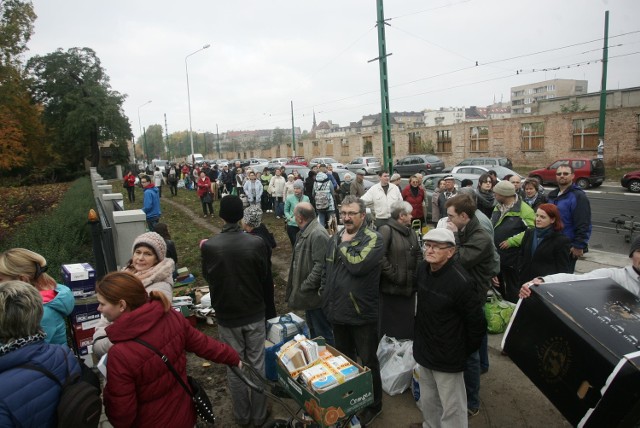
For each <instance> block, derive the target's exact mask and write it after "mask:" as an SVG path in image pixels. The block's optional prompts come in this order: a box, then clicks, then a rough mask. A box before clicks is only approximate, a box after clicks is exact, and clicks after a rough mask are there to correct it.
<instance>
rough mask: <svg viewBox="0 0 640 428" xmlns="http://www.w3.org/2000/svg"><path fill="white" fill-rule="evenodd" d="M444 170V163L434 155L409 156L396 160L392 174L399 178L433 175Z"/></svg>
mask: <svg viewBox="0 0 640 428" xmlns="http://www.w3.org/2000/svg"><path fill="white" fill-rule="evenodd" d="M443 169H444V162H443V161H442V160H441V159H440V158H439V157H438V156H435V155H409V156H405V157H403V158H402V159H398V161H397V162H396V164H395V165H394V166H393V172H394V173H397V174H400V176H401V177H411V176H412V175H413V174H416V173H420V174H422V175H427V174H435V173H438V172H441V171H442V170H443Z"/></svg>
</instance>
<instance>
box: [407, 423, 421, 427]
mask: <svg viewBox="0 0 640 428" xmlns="http://www.w3.org/2000/svg"><path fill="white" fill-rule="evenodd" d="M409 428H422V422H413V423H411V424H409Z"/></svg>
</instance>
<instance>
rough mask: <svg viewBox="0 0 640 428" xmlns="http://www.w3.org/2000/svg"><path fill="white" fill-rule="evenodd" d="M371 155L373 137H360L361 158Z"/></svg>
mask: <svg viewBox="0 0 640 428" xmlns="http://www.w3.org/2000/svg"><path fill="white" fill-rule="evenodd" d="M371 155H373V137H372V136H368V137H362V156H371Z"/></svg>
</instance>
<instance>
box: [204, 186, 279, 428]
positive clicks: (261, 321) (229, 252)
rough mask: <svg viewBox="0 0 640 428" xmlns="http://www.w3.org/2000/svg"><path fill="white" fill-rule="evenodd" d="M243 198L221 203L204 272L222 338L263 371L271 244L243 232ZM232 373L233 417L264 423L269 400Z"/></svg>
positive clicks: (227, 198)
mask: <svg viewBox="0 0 640 428" xmlns="http://www.w3.org/2000/svg"><path fill="white" fill-rule="evenodd" d="M242 216H243V207H242V200H241V199H240V198H239V197H238V196H234V195H229V196H225V197H224V198H222V200H221V201H220V218H222V219H223V220H224V221H225V224H224V226H223V227H222V232H220V234H218V235H216V236H214V237H212V238H210V239H209V240H207V241H206V242H205V243H204V244H203V245H202V248H201V250H200V251H201V255H202V274H203V275H204V277H205V279H206V280H207V282H208V283H209V287H210V290H211V306H212V307H213V308H214V309H215V311H216V319H217V321H218V332H219V334H220V340H221V341H222V342H224V343H227V344H229V345H230V346H231V347H233V349H235V350H236V351H238V354H240V358H241V359H242V360H244V361H246V362H248V363H249V364H250V365H251V366H253V367H255V368H256V369H257V370H258V372H260V373H264V341H265V339H266V333H265V318H264V316H265V304H264V292H263V280H264V278H265V277H267V271H268V261H267V253H268V252H267V245H266V244H265V243H264V241H263V240H262V238H260V237H259V236H254V235H251V234H248V233H244V231H243V230H242V228H241V227H240V226H239V225H238V222H239V221H240V220H241V219H242ZM230 373H231V371H228V372H227V377H228V381H229V390H230V391H231V400H232V402H233V415H234V417H235V419H236V422H237V423H238V424H239V425H248V424H253V425H256V426H262V425H263V424H264V422H265V420H266V417H267V402H266V398H265V396H264V395H262V394H256V393H255V392H251V391H250V389H249V388H248V387H247V386H246V385H245V384H244V383H243V382H242V381H241V380H240V378H238V377H237V376H236V375H230Z"/></svg>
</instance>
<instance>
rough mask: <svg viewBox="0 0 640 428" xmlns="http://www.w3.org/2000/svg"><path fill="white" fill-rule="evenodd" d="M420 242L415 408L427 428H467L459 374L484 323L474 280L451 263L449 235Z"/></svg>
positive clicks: (435, 234)
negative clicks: (422, 252)
mask: <svg viewBox="0 0 640 428" xmlns="http://www.w3.org/2000/svg"><path fill="white" fill-rule="evenodd" d="M425 241H426V243H425V249H426V252H425V260H426V263H421V264H420V266H419V267H418V310H417V315H416V325H415V329H416V332H415V333H416V337H415V341H414V342H413V356H414V358H415V360H416V362H417V363H418V364H419V368H418V370H419V379H420V402H419V407H420V410H421V411H422V416H423V418H424V420H425V423H426V426H452V427H467V426H468V420H467V395H466V392H465V384H464V377H463V373H464V370H465V366H466V363H467V359H468V358H469V355H471V354H472V353H474V352H476V351H477V350H478V348H479V347H480V342H481V341H482V337H483V336H484V334H485V332H486V329H487V323H486V320H485V317H484V312H483V310H482V302H481V301H480V299H478V295H477V291H476V285H475V283H474V281H473V279H472V278H471V276H470V275H469V274H468V273H467V271H466V270H465V269H464V268H463V267H462V266H461V265H460V263H459V262H458V261H457V260H456V259H454V255H455V253H456V240H455V237H454V235H453V232H451V231H450V230H448V229H432V230H430V231H429V232H428V233H427V234H426V235H425ZM412 425H413V424H412ZM420 426H422V425H420Z"/></svg>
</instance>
